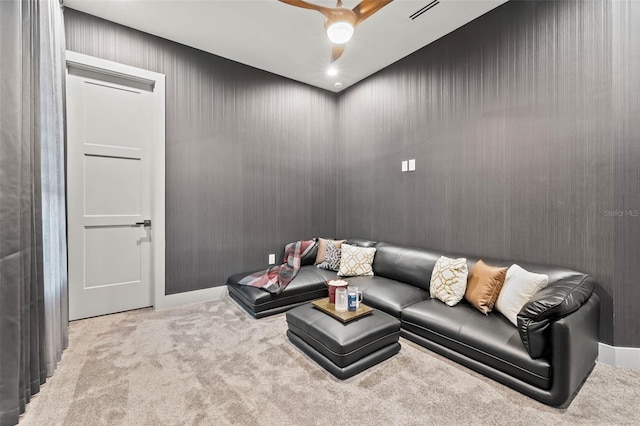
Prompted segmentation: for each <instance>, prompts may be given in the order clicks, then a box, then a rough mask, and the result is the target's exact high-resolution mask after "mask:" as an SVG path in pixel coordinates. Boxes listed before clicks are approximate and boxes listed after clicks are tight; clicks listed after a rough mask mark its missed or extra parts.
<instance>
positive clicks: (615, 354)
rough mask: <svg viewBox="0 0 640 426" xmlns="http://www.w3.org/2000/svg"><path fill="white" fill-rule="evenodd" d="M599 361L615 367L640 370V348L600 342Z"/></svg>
mask: <svg viewBox="0 0 640 426" xmlns="http://www.w3.org/2000/svg"><path fill="white" fill-rule="evenodd" d="M598 361H600V362H603V363H605V364H609V365H613V366H614V367H619V368H632V369H634V370H640V348H623V347H621V346H610V345H607V344H606V343H600V344H599V354H598Z"/></svg>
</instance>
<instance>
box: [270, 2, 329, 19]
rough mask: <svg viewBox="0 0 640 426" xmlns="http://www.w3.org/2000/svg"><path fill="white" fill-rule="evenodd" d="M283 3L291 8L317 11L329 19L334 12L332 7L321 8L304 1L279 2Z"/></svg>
mask: <svg viewBox="0 0 640 426" xmlns="http://www.w3.org/2000/svg"><path fill="white" fill-rule="evenodd" d="M278 1H280V2H281V3H286V4H288V5H291V6H296V7H301V8H303V9H310V10H317V11H318V12H320V13H322V14H323V15H324V16H325V17H329V16H330V15H331V11H332V10H333V9H332V8H330V7H324V6H320V5H318V4H313V3H308V2H306V1H304V0H278Z"/></svg>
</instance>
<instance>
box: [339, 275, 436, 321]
mask: <svg viewBox="0 0 640 426" xmlns="http://www.w3.org/2000/svg"><path fill="white" fill-rule="evenodd" d="M347 281H349V282H350V283H351V284H353V285H357V286H358V290H362V299H363V302H364V303H365V304H367V305H369V306H371V307H373V308H377V309H380V310H381V311H384V312H386V313H388V314H390V315H393V316H395V317H396V318H400V312H401V311H402V309H404V308H405V307H407V306H409V305H412V304H414V303H416V302H420V301H421V300H426V299H429V292H428V291H425V290H423V289H421V288H418V287H414V286H412V285H409V284H405V283H401V282H399V281H395V280H390V279H387V278H383V277H376V276H373V277H351V278H347Z"/></svg>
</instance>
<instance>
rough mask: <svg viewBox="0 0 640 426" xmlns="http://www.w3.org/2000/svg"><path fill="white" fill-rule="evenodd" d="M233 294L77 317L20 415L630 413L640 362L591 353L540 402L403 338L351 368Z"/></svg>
mask: <svg viewBox="0 0 640 426" xmlns="http://www.w3.org/2000/svg"><path fill="white" fill-rule="evenodd" d="M285 330H286V324H285V319H284V314H281V315H276V316H273V317H270V318H266V319H261V320H254V319H252V318H250V317H249V316H248V315H247V314H245V313H244V312H243V311H242V310H241V309H240V308H239V307H238V306H237V305H235V304H234V303H233V302H232V301H231V300H229V299H225V300H222V301H215V302H207V303H199V304H194V305H188V306H182V307H176V308H170V309H166V310H160V311H154V310H152V309H144V310H138V311H131V312H126V313H121V314H115V315H110V316H104V317H98V318H92V319H88V320H83V321H76V322H73V323H71V325H70V346H69V348H68V349H67V350H66V351H65V353H64V356H63V358H62V362H61V363H60V365H59V368H58V371H57V373H56V374H55V376H54V377H53V378H51V379H50V380H49V381H48V382H47V384H46V385H45V386H44V387H43V388H42V390H41V392H40V394H39V395H37V396H36V397H35V398H34V399H33V400H32V402H31V404H29V405H28V407H27V412H26V413H25V414H24V415H23V416H22V418H21V420H20V423H21V424H24V425H59V424H69V425H97V424H109V425H120V424H122V425H161V424H162V425H164V424H167V425H174V424H175V425H195V424H202V425H204V424H207V425H224V424H247V425H254V424H255V425H261V424H263V425H288V424H292V425H294V424H295V425H307V424H348V425H360V424H362V425H364V424H385V425H387V424H399V425H400V424H401V425H410V424H416V425H417V424H509V425H517V424H522V425H548V424H563V423H566V424H574V423H587V424H640V371H632V370H623V369H616V368H613V367H610V366H608V365H605V364H598V365H597V366H596V368H595V369H594V371H593V373H592V374H591V376H590V377H589V379H588V380H587V382H586V384H585V385H584V387H583V388H582V390H581V391H580V393H579V394H578V396H577V397H576V398H575V399H574V401H573V403H572V404H571V405H570V406H569V408H568V409H565V410H558V409H554V408H550V407H547V406H545V405H542V404H540V403H538V402H536V401H534V400H532V399H530V398H527V397H525V396H523V395H521V394H519V393H517V392H515V391H513V390H511V389H509V388H507V387H505V386H502V385H500V384H498V383H496V382H494V381H492V380H490V379H487V378H484V377H483V376H481V375H479V374H476V373H474V372H472V371H470V370H468V369H466V368H464V367H461V366H459V365H458V364H456V363H453V362H451V361H448V360H446V359H445V358H442V357H440V356H437V355H435V354H433V353H431V352H429V351H428V350H426V349H423V348H421V347H419V346H417V345H414V344H413V343H411V342H408V341H406V340H401V344H402V350H401V351H400V353H399V354H398V355H396V356H394V357H393V358H391V359H389V360H387V361H385V362H384V363H382V364H380V365H378V366H376V367H373V368H371V369H369V370H368V371H365V372H364V373H362V374H359V375H357V376H355V377H353V378H351V379H349V380H346V381H339V380H337V379H335V378H334V377H333V376H331V375H329V374H328V373H326V372H325V371H324V370H322V369H321V368H320V367H319V366H318V365H316V364H315V363H314V362H313V361H311V360H310V359H309V358H308V357H306V356H305V355H304V354H303V353H301V352H300V351H299V350H298V349H297V348H296V347H294V346H293V345H292V344H291V343H290V342H289V341H288V339H287V338H286V336H285Z"/></svg>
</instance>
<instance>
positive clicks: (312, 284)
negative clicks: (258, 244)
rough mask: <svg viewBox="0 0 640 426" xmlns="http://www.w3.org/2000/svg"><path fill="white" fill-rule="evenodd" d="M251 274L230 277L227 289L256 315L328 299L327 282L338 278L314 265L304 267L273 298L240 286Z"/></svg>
mask: <svg viewBox="0 0 640 426" xmlns="http://www.w3.org/2000/svg"><path fill="white" fill-rule="evenodd" d="M251 273H252V272H243V273H240V274H235V275H232V276H230V277H229V278H228V279H227V287H228V288H229V292H230V293H232V294H233V296H235V297H236V298H238V299H240V301H241V302H243V303H244V304H245V305H246V306H247V308H249V309H251V310H252V311H253V312H254V313H258V312H262V311H266V310H270V309H274V308H278V307H281V306H287V305H293V304H296V303H300V302H304V301H307V300H313V299H319V298H321V297H326V296H327V286H326V285H325V281H326V280H330V279H335V278H337V277H338V276H337V274H336V273H335V272H333V271H326V270H321V269H318V268H317V267H315V266H313V265H309V266H303V267H302V268H300V270H299V271H298V275H296V277H295V278H294V279H293V280H292V281H291V282H290V283H289V285H288V286H287V287H286V288H285V289H284V291H283V292H282V294H280V295H279V296H273V295H272V294H270V293H269V292H266V291H264V290H261V289H259V288H255V287H251V286H246V285H240V284H238V281H240V280H241V279H242V278H244V277H246V276H247V275H249V274H251Z"/></svg>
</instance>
